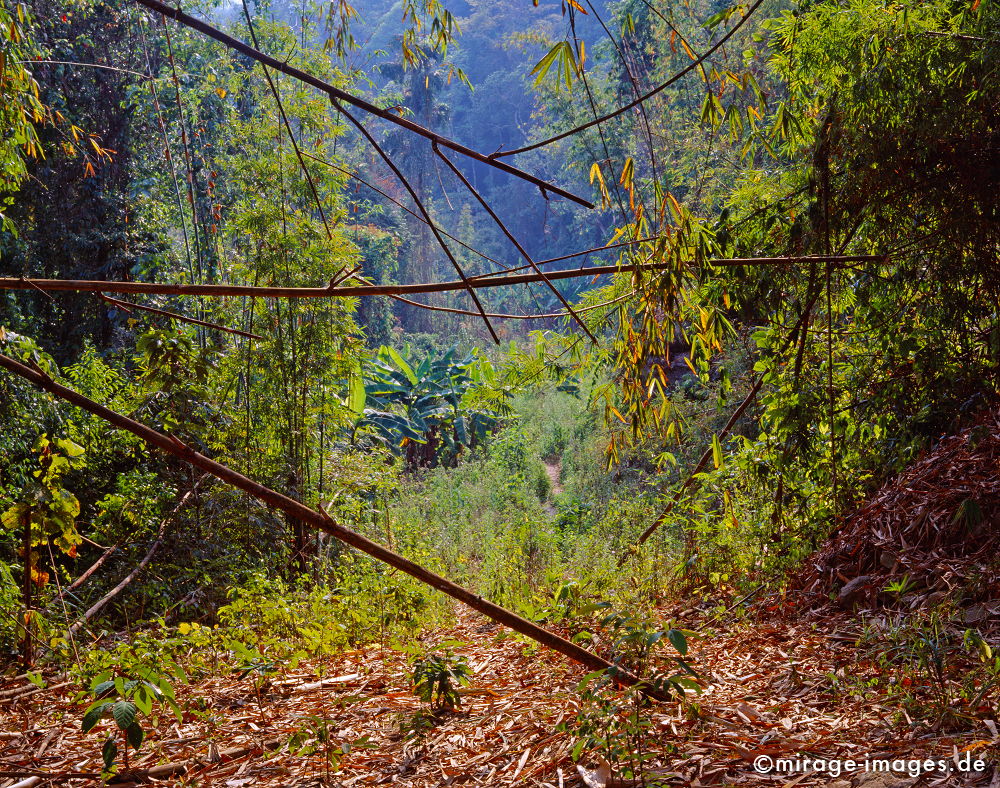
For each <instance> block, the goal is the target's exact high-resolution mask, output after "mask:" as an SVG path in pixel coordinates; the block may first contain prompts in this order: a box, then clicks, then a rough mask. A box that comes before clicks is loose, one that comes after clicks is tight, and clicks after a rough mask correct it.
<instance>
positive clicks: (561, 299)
mask: <svg viewBox="0 0 1000 788" xmlns="http://www.w3.org/2000/svg"><path fill="white" fill-rule="evenodd" d="M434 152H435V153H436V154H437V155H438V158H440V159H441V160H442V161H443V162H444V163H445V164H447V165H448V169H450V170H451V171H452V172H453V173H454V174H455V177H456V178H458V179H459V181H461V183H462V185H463V186H464V187H465V188H466V190H467V191H468V192H469V194H471V195H472V196H473V197H475V198H476V200H477V201H478V202H479V204H480V205H481V206H483V210H485V211H486V213H488V214H489V216H490V218H491V219H492V220H493V222H494V224H496V226H497V227H499V228H500V230H501V231H502V232H503V234H504V235H505V236H507V240H508V241H510V242H511V243H512V244H513V245H514V248H515V249H517V251H518V252H519V253H520V254H521V256H522V257H523V258H524V259H525V260H526V261H527V263H528V265H530V266H531V268H532V269H533V270H534V272H535V273H536V274H538V275H539V276H541V277H542V281H543V282H545V284H546V285H548V288H549V290H551V291H552V292H553V293H554V294H555V296H556V298H558V299H559V302H560V303H561V304H562V305H563V306H564V307H565V308H566V311H567V312H569V314H570V315H572V317H573V319H574V320H575V321H576V322H577V324H578V325H579V326H580V328H582V329H583V332H584V333H585V334H586V335H587V336H588V337H590V341H591V342H593V343H594V344H597V337H595V336H594V334H593V333H592V332H591V330H590V329H589V328H587V324H586V323H584V322H583V319H582V318H581V317H580V316H579V315H578V314H577V313H576V312H574V311H573V307H571V306H570V305H569V301H567V300H566V297H565V296H564V295H563V294H562V293H561V292H559V289H558V288H557V287H556V286H555V285H554V284H552V282H550V281H549V279H548V277H547V276H545V274H544V273H543V272H542V269H541V268H539V267H538V264H537V263H535V261H534V259H532V257H531V255H530V254H528V250H527V249H525V248H524V246H522V245H521V243H520V241H518V240H517V238H516V237H514V234H513V233H512V232H511V231H510V230H508V229H507V225H506V224H504V223H503V220H501V219H500V217H499V216H497V214H496V212H495V211H494V210H493V208H492V207H491V206H490V204H489V203H488V202H487V201H486V200H485V199H484V198H483V196H482V195H481V194H480V193H479V192H478V191H476V187H475V186H473V185H472V183H470V182H469V179H468V178H466V177H465V175H464V173H463V172H462V171H461V170H460V169H458V167H456V166H455V163H454V162H453V161H452V160H451V159H449V158H448V157H447V156H446V155H445V154H444V153H442V151H441V149H440V148H439V147H438V145H437V143H434Z"/></svg>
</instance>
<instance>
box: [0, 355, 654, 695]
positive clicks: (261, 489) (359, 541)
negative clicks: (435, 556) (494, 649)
mask: <svg viewBox="0 0 1000 788" xmlns="http://www.w3.org/2000/svg"><path fill="white" fill-rule="evenodd" d="M0 367H2V368H3V369H6V370H7V371H8V372H11V373H13V374H14V375H18V376H19V377H21V378H24V379H25V380H27V381H29V382H31V383H33V384H34V385H35V386H37V387H38V388H40V389H43V390H44V391H47V392H49V393H50V394H53V395H54V396H56V397H59V398H60V399H63V400H65V401H66V402H69V403H71V404H73V405H75V406H77V407H78V408H81V409H83V410H85V411H87V412H88V413H92V414H94V415H95V416H97V417H98V418H101V419H103V420H104V421H107V422H108V423H109V424H113V425H114V426H116V427H118V428H120V429H123V430H126V431H128V432H131V433H132V434H133V435H136V436H138V437H139V438H142V439H143V440H144V441H146V442H147V443H149V444H151V445H153V446H156V447H157V448H159V449H162V450H163V451H165V452H167V453H168V454H172V455H173V456H175V457H177V458H179V459H181V460H182V461H184V462H186V463H188V464H189V465H192V466H194V467H196V468H199V469H200V470H202V471H204V472H206V473H209V474H211V475H212V476H215V477H217V478H218V479H220V480H222V481H223V482H226V483H227V484H230V485H232V486H233V487H236V488H237V489H240V490H242V491H243V492H245V493H247V494H249V495H252V496H253V497H254V498H256V499H257V500H259V501H261V502H262V503H265V504H267V505H269V506H273V507H274V508H276V509H280V510H281V511H283V512H285V513H286V514H288V515H289V516H291V517H295V518H297V519H299V520H301V521H302V522H304V523H308V524H309V525H311V526H312V527H313V528H316V529H317V530H320V531H324V532H325V533H328V534H330V536H332V537H334V538H335V539H338V540H340V541H341V542H343V543H345V544H348V545H350V546H351V547H354V548H357V549H358V550H360V551H361V552H363V553H366V554H368V555H370V556H371V557H372V558H375V559H376V560H378V561H382V562H383V563H386V564H388V565H389V566H392V567H395V568H396V569H399V570H400V571H402V572H405V573H406V574H408V575H410V577H413V578H416V579H417V580H419V581H420V582H422V583H426V584H427V585H429V586H431V587H432V588H436V589H437V590H438V591H441V592H442V593H444V594H447V595H448V596H450V597H451V598H452V599H456V600H458V601H459V602H462V603H463V604H465V605H467V606H469V607H470V608H472V609H473V610H475V611H477V612H479V613H482V614H483V615H484V616H486V617H488V618H491V619H493V620H494V621H496V622H497V623H499V624H503V625H504V626H506V627H508V628H510V629H513V630H514V631H515V632H519V633H520V634H522V635H524V636H526V637H529V638H531V639H532V640H534V641H536V642H537V643H540V644H542V645H543V646H547V647H548V648H551V649H553V650H554V651H558V652H559V653H560V654H563V655H564V656H566V657H569V658H570V659H572V660H573V661H574V662H578V663H579V664H581V665H583V666H584V667H586V668H589V669H590V670H608V671H610V674H611V675H612V676H613V677H614V679H615V680H616V681H617V682H618V683H619V684H622V685H626V686H638V687H640V688H641V689H643V691H645V692H646V693H647V694H649V695H651V696H653V697H657V698H660V699H666V698H665V696H664V695H663V694H662V693H659V692H657V691H655V690H654V689H653V688H652V687H650V686H649V684H648V682H646V681H644V680H643V679H641V678H638V677H636V676H634V675H632V674H631V673H628V672H626V671H624V670H622V669H621V668H620V667H618V666H616V665H614V664H613V663H611V662H609V661H608V660H606V659H603V658H602V657H599V656H598V655H597V654H594V653H593V652H590V651H588V650H587V649H585V648H582V647H581V646H578V645H577V644H576V643H572V642H570V641H569V640H566V639H565V638H562V637H559V636H558V635H556V634H553V633H552V632H549V631H547V630H545V629H543V628H542V627H540V626H538V625H537V624H535V623H533V622H531V621H528V620H527V619H524V618H521V616H519V615H517V614H516V613H512V612H511V611H509V610H507V609H506V608H503V607H500V606H499V605H496V604H494V603H493V602H490V601H489V600H486V599H483V598H482V597H481V596H478V595H477V594H474V593H472V592H471V591H469V590H468V589H466V588H464V587H462V586H460V585H458V584H457V583H454V582H452V581H451V580H448V579H447V578H445V577H442V576H441V575H439V574H436V573H434V572H431V571H430V570H428V569H425V568H424V567H422V566H420V565H419V564H417V563H415V562H414V561H411V560H410V559H408V558H405V557H404V556H401V555H399V554H398V553H395V552H393V551H392V550H390V549H388V548H387V547H383V546H382V545H380V544H378V543H377V542H373V541H372V540H370V539H368V538H367V537H365V536H362V535H361V534H359V533H357V532H355V531H352V530H351V529H349V528H345V527H344V526H342V525H340V524H339V523H337V522H335V521H334V520H333V519H332V518H331V517H330V515H328V514H327V513H326V512H325V511H322V510H320V511H317V510H315V509H310V508H309V507H308V506H306V505H305V504H303V503H301V502H299V501H296V500H293V499H292V498H289V497H288V496H286V495H282V494H281V493H279V492H277V491H275V490H272V489H270V488H269V487H265V486H264V485H263V484H259V483H258V482H255V481H253V480H252V479H249V478H248V477H246V476H244V475H243V474H241V473H238V472H237V471H234V470H233V469H232V468H230V467H228V466H226V465H223V464H222V463H219V462H216V461H215V460H212V459H210V458H209V457H206V456H205V455H204V454H200V453H199V452H196V451H195V450H194V449H192V448H191V447H190V446H188V445H187V444H185V443H182V442H181V441H180V440H178V439H177V438H175V437H173V436H170V435H164V434H163V433H161V432H157V431H156V430H154V429H152V428H150V427H147V426H146V425H145V424H141V423H139V422H137V421H135V420H133V419H130V418H129V417H128V416H124V415H122V414H121V413H117V412H116V411H113V410H111V409H109V408H106V407H104V406H103V405H101V404H99V403H97V402H94V401H93V400H92V399H89V398H87V397H85V396H83V395H82V394H80V393H79V392H76V391H73V390H72V389H69V388H66V387H65V386H62V385H60V384H59V383H56V382H55V381H54V380H52V378H50V377H49V376H48V375H46V374H45V373H44V372H42V371H41V370H38V369H32V368H31V367H28V366H25V365H24V364H22V363H20V362H18V361H15V360H14V359H12V358H9V357H8V356H5V355H2V354H0Z"/></svg>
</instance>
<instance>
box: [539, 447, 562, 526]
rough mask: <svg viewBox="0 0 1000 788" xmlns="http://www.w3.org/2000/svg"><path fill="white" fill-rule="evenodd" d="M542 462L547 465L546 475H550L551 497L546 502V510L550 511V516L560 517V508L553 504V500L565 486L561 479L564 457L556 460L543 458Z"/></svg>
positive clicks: (560, 493)
mask: <svg viewBox="0 0 1000 788" xmlns="http://www.w3.org/2000/svg"><path fill="white" fill-rule="evenodd" d="M542 463H543V464H544V465H545V475H546V476H548V477H549V499H548V500H547V501H546V502H545V511H546V512H548V514H549V517H558V516H559V510H558V509H556V507H555V506H554V505H553V503H552V501H553V499H554V498H555V497H556V496H557V495H562V492H563V486H562V482H561V481H560V479H561V478H562V458H561V457H557V458H556V459H555V460H547V459H543V460H542Z"/></svg>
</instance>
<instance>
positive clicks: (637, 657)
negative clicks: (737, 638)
mask: <svg viewBox="0 0 1000 788" xmlns="http://www.w3.org/2000/svg"><path fill="white" fill-rule="evenodd" d="M601 623H602V627H603V631H604V634H605V635H606V636H607V637H609V638H610V640H611V653H610V655H609V656H610V659H611V662H612V663H613V666H612V667H611V668H608V669H605V670H598V671H594V672H592V673H588V674H587V675H586V676H584V677H583V679H581V681H580V683H579V684H578V685H577V688H576V690H577V693H578V694H579V699H580V705H579V710H578V712H577V714H576V717H575V718H574V719H572V720H571V721H569V722H566V723H561V724H560V726H559V729H560V730H562V731H567V732H570V733H572V734H573V736H574V737H575V739H576V742H575V743H574V745H573V749H572V751H571V756H572V758H573V760H574V761H579V760H581V759H582V758H583V756H584V755H585V754H587V753H591V754H593V755H596V756H597V758H598V759H599V760H601V761H603V762H605V763H607V764H608V766H609V768H610V769H611V770H612V774H614V775H615V777H617V778H618V779H625V780H635V781H637V783H638V784H639V785H643V786H646V785H649V784H651V783H650V782H649V779H650V776H649V774H648V773H647V772H648V770H647V765H648V764H649V763H650V762H651V761H653V760H654V759H655V758H657V757H659V756H660V755H662V754H663V753H664V751H663V749H662V748H660V750H659V751H657V749H655V744H656V742H655V741H654V738H653V735H652V721H651V720H650V717H649V710H650V708H651V705H652V703H653V702H654V696H657V695H658V696H660V697H663V696H666V695H671V694H673V695H676V696H678V697H679V698H681V699H683V698H684V696H685V692H686V691H687V690H693V691H700V689H701V687H700V685H699V684H698V683H697V681H696V679H697V678H698V676H697V673H696V672H695V671H694V669H693V668H691V666H690V665H689V664H688V663H687V661H686V659H685V657H686V656H687V652H688V644H687V637H688V636H689V635H691V634H693V633H691V632H689V631H687V630H681V629H668V630H660V629H655V628H654V627H653V625H651V624H650V623H648V622H646V621H644V620H641V619H637V618H633V617H630V616H627V615H624V614H621V613H617V612H616V613H611V614H610V615H608V616H606V617H605V618H604V619H603V621H602V622H601ZM663 642H668V643H670V644H671V646H672V647H673V648H674V650H675V651H676V652H677V656H674V657H673V658H672V659H673V662H674V663H675V664H676V665H677V666H678V668H679V670H678V671H675V672H672V673H670V674H665V673H657V674H655V675H652V676H649V671H650V668H651V663H652V658H653V656H654V654H655V652H656V650H657V646H658V645H659V644H661V643H663ZM623 671H627V672H628V673H630V674H632V675H633V676H638V677H640V678H643V679H645V681H644V682H643V683H642V684H640V685H633V686H629V687H627V688H624V689H623V688H621V687H620V686H618V684H617V682H616V677H617V676H618V674H620V672H623ZM647 676H649V677H648V678H647Z"/></svg>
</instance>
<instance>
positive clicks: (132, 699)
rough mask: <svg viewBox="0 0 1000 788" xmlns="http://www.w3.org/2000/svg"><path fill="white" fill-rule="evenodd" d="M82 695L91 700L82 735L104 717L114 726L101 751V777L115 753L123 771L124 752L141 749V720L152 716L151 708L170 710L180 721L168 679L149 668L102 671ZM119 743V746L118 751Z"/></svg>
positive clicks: (126, 760)
mask: <svg viewBox="0 0 1000 788" xmlns="http://www.w3.org/2000/svg"><path fill="white" fill-rule="evenodd" d="M84 695H85V696H86V695H89V696H91V697H93V698H94V699H95V700H94V701H93V702H92V703H91V704H90V705H89V706H88V707H87V710H86V711H85V712H84V714H83V720H82V722H81V727H82V728H83V732H84V733H89V732H90V731H92V730H93V729H94V728H96V727H97V726H98V724H99V723H100V722H101V721H102V720H103V719H104V718H106V717H110V718H111V719H112V720H113V722H114V725H115V729H113V730H112V732H111V733H110V734H109V735H108V737H107V739H105V741H104V746H103V747H102V748H101V756H102V758H103V760H104V771H105V773H110V772H111V771H112V770H113V768H114V763H115V759H116V758H117V757H118V754H119V752H121V754H122V759H123V762H124V765H125V768H126V769H127V768H128V767H129V752H128V748H129V747H130V746H131V747H132V749H133V750H136V751H138V750H139V748H140V747H141V746H142V742H143V740H144V739H145V736H146V731H145V729H144V728H143V727H142V722H141V720H142V718H143V717H144V716H146V717H148V716H150V715H152V714H153V710H154V707H157V706H160V707H166V708H168V709H170V710H171V711H172V712H173V713H174V715H175V716H176V717H177V721H178V722H181V721H182V719H183V715H182V713H181V709H180V706H178V705H177V700H176V698H175V696H174V688H173V684H172V682H171V676H169V675H168V674H165V673H161V672H159V671H157V670H155V669H153V668H142V667H132V668H131V669H130V670H129V671H128V672H127V673H126V672H124V671H119V672H117V673H116V672H112V671H106V672H104V673H101V674H99V675H98V676H96V677H94V679H93V681H92V682H91V684H90V689H89V691H88V692H87V693H84ZM119 740H120V741H121V745H122V746H121V749H120V750H119V747H118V741H119Z"/></svg>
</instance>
